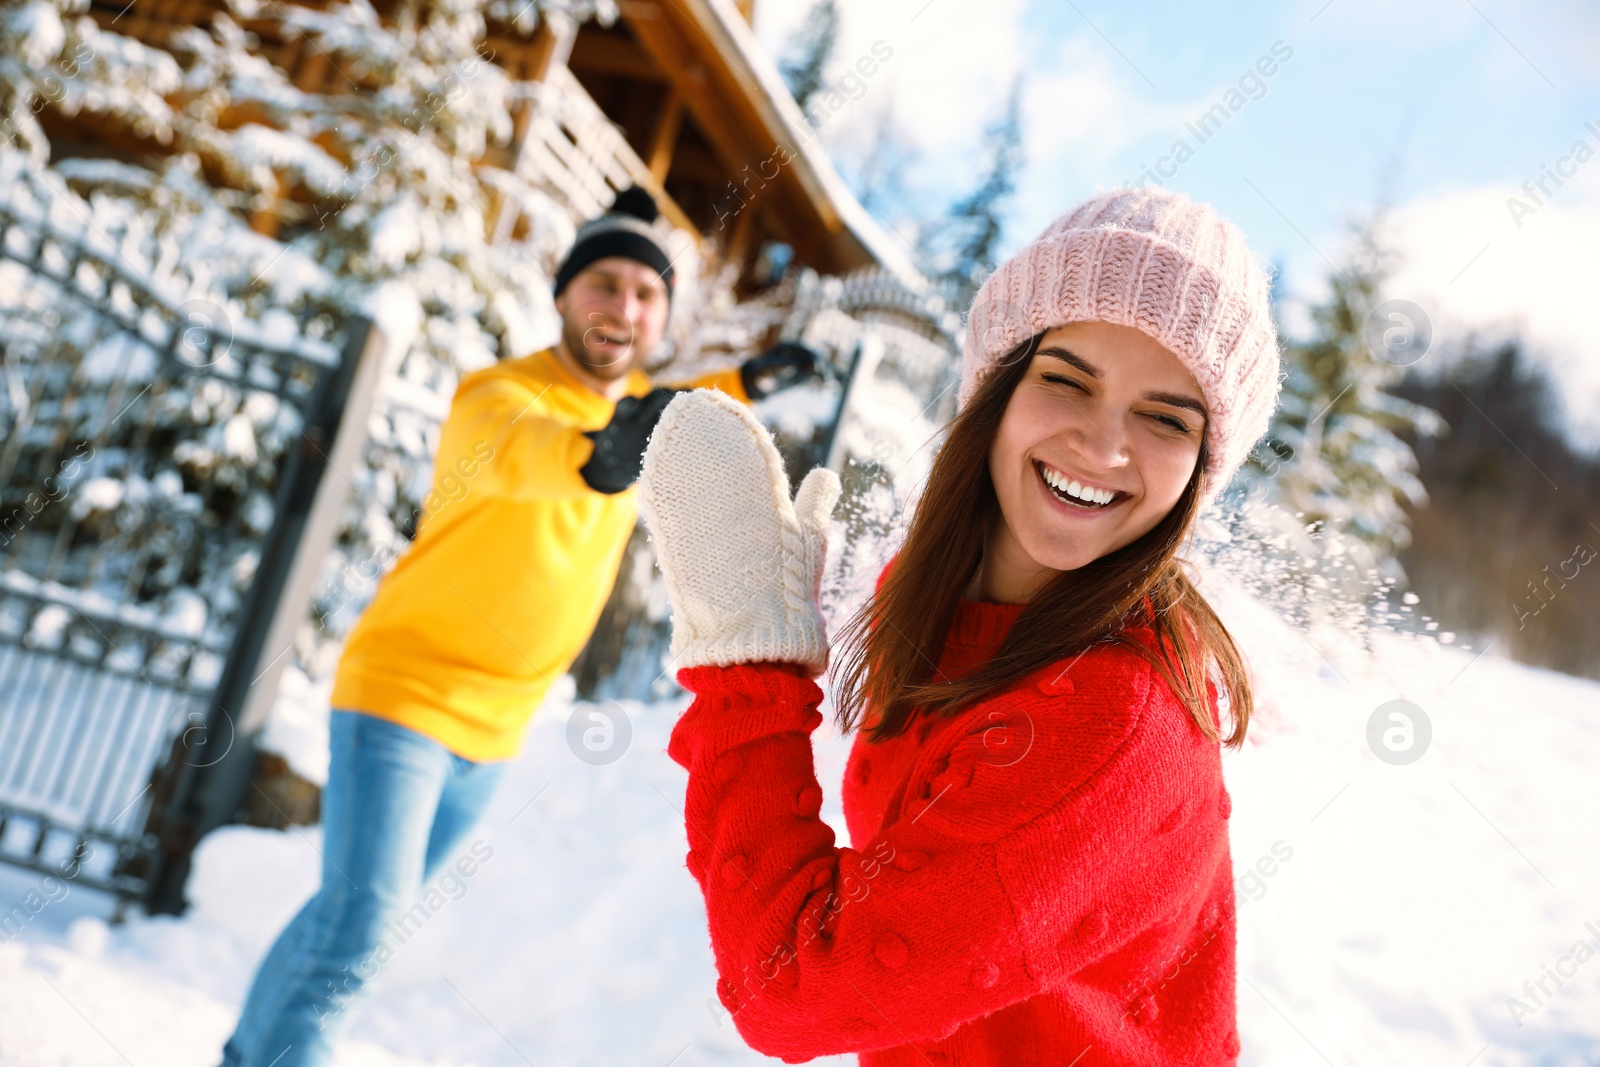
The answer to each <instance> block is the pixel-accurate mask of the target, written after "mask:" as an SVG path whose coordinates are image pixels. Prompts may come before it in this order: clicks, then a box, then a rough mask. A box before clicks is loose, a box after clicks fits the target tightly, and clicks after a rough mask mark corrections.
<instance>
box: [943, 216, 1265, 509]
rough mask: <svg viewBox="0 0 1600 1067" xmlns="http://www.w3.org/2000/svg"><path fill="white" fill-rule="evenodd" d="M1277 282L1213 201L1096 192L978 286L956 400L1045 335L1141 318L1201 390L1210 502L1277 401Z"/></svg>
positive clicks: (1140, 325)
mask: <svg viewBox="0 0 1600 1067" xmlns="http://www.w3.org/2000/svg"><path fill="white" fill-rule="evenodd" d="M1267 290H1268V283H1267V277H1266V274H1265V273H1264V272H1263V271H1262V270H1261V268H1260V266H1258V265H1257V263H1256V261H1255V257H1254V256H1253V255H1251V252H1250V249H1249V248H1248V247H1247V246H1246V245H1245V241H1244V235H1243V234H1241V233H1240V232H1239V229H1238V227H1236V226H1234V225H1233V224H1232V223H1230V222H1228V221H1227V220H1226V219H1223V218H1222V217H1221V216H1219V215H1218V214H1217V213H1216V211H1215V210H1213V209H1212V208H1211V207H1210V206H1209V205H1206V204H1197V203H1195V202H1194V201H1192V200H1190V199H1189V198H1188V197H1187V196H1184V195H1183V194H1182V193H1174V192H1171V191H1169V190H1166V189H1161V188H1144V189H1111V190H1109V191H1107V192H1103V193H1098V194H1096V195H1095V196H1093V197H1091V198H1090V199H1088V200H1086V201H1084V202H1083V203H1082V204H1079V205H1078V206H1077V207H1075V208H1073V209H1072V210H1071V211H1068V212H1066V213H1065V214H1063V215H1060V216H1058V217H1057V218H1056V219H1055V221H1053V222H1051V223H1050V225H1048V226H1047V227H1045V230H1044V232H1043V233H1042V234H1040V235H1039V237H1038V238H1037V239H1035V240H1034V242H1033V243H1032V244H1030V245H1029V246H1028V247H1026V248H1024V249H1023V250H1022V251H1020V252H1018V253H1017V254H1016V255H1015V256H1013V257H1011V259H1009V260H1007V261H1006V262H1005V263H1004V264H1003V265H1002V266H1001V267H1000V268H999V269H998V270H996V271H995V272H994V274H992V275H990V277H989V279H988V280H987V281H985V282H984V283H983V287H982V288H981V289H979V290H978V295H977V296H976V297H975V298H974V299H973V301H972V309H971V311H969V312H968V314H967V335H966V343H965V345H964V346H963V352H962V363H961V391H960V393H959V394H958V401H957V402H958V403H959V404H963V405H964V404H965V403H966V402H967V400H968V399H969V398H970V397H971V396H972V393H973V390H974V389H975V388H977V384H978V380H979V378H980V377H981V376H982V375H983V374H984V373H985V372H987V371H988V370H989V369H990V368H991V367H993V366H994V365H995V363H996V362H997V361H998V360H999V359H1000V358H1001V357H1002V356H1004V355H1005V354H1006V353H1007V352H1009V351H1010V350H1011V349H1013V348H1015V347H1016V346H1017V345H1019V344H1021V343H1022V342H1023V341H1026V340H1027V339H1028V338H1030V337H1032V336H1033V335H1034V334H1036V333H1042V332H1044V331H1045V330H1048V329H1050V328H1051V327H1054V326H1062V325H1065V324H1067V323H1069V322H1083V321H1086V320H1092V319H1100V320H1102V321H1105V322H1112V323H1117V324H1119V325H1122V326H1132V327H1134V328H1135V329H1138V330H1142V331H1144V332H1145V333H1146V334H1148V335H1149V336H1150V337H1152V338H1154V339H1155V340H1156V341H1158V342H1160V343H1161V344H1162V345H1163V346H1165V347H1166V348H1168V349H1170V350H1171V351H1172V352H1173V353H1174V354H1176V355H1177V357H1178V358H1179V359H1180V360H1182V361H1183V365H1184V366H1185V367H1187V368H1188V369H1189V373H1191V374H1193V375H1194V380H1195V382H1196V383H1197V384H1198V385H1199V386H1200V392H1201V394H1202V395H1203V396H1204V398H1205V403H1206V411H1207V429H1206V433H1207V434H1208V437H1207V444H1208V447H1209V449H1210V456H1209V461H1208V462H1207V464H1206V490H1205V500H1206V501H1209V500H1211V499H1212V498H1213V497H1215V496H1216V494H1217V493H1218V492H1220V491H1221V490H1222V488H1223V486H1225V485H1226V484H1227V482H1228V479H1230V478H1232V477H1233V474H1234V472H1235V471H1236V470H1238V469H1239V465H1240V464H1241V463H1243V462H1244V460H1245V457H1246V456H1247V455H1248V454H1249V452H1250V449H1251V448H1253V447H1254V446H1255V443H1256V441H1257V440H1259V439H1260V437H1261V435H1262V434H1264V433H1265V432H1266V430H1267V423H1268V420H1269V419H1270V418H1271V416H1272V410H1273V408H1274V407H1276V406H1277V403H1278V387H1279V370H1278V339H1277V335H1276V333H1275V331H1274V330H1273V325H1272V313H1271V309H1270V306H1269V304H1268V297H1267Z"/></svg>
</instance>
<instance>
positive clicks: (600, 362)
mask: <svg viewBox="0 0 1600 1067" xmlns="http://www.w3.org/2000/svg"><path fill="white" fill-rule="evenodd" d="M555 304H556V310H557V311H559V312H561V333H562V338H563V340H564V341H565V342H566V346H567V351H568V352H570V353H572V356H573V358H574V359H576V360H577V361H578V363H579V365H580V366H582V367H583V368H584V370H586V371H588V372H589V373H590V374H592V375H594V376H595V377H596V378H601V379H604V380H606V381H612V380H615V379H617V378H621V377H624V376H625V375H627V374H628V373H629V372H630V371H632V370H633V369H634V368H635V367H637V366H639V365H640V364H641V363H643V362H644V361H645V359H646V358H648V357H649V355H650V353H651V352H653V351H654V350H655V347H656V345H658V344H660V343H661V335H662V334H663V333H664V332H666V328H667V311H668V307H669V304H668V300H667V284H666V282H664V281H662V280H661V275H659V274H657V273H656V271H655V268H654V267H649V266H646V265H645V264H643V263H640V262H639V261H638V260H635V259H627V258H625V257H622V256H609V257H607V258H605V259H597V260H595V261H594V262H593V263H591V264H589V265H588V266H587V267H585V268H584V269H583V270H581V271H579V272H578V274H577V275H576V276H575V277H574V278H573V279H572V281H570V282H568V283H567V287H566V288H565V289H563V290H562V291H561V295H560V296H558V297H556V300H555Z"/></svg>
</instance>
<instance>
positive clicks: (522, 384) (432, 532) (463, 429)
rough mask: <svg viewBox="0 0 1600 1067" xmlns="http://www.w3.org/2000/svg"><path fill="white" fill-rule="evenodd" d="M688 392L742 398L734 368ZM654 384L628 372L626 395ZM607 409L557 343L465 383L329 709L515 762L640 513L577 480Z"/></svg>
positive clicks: (465, 752)
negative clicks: (407, 539)
mask: <svg viewBox="0 0 1600 1067" xmlns="http://www.w3.org/2000/svg"><path fill="white" fill-rule="evenodd" d="M686 384H687V385H690V386H694V387H701V388H717V389H721V390H723V391H724V392H726V393H728V394H729V395H731V396H734V397H736V398H738V399H739V400H741V401H748V399H749V398H748V397H747V396H746V395H745V392H744V388H743V385H742V384H741V382H740V379H739V372H738V369H737V368H734V369H731V370H728V371H724V372H721V373H718V374H714V375H709V376H707V377H704V378H700V379H697V380H695V381H693V382H690V383H686ZM651 388H652V385H651V382H650V379H649V378H648V377H647V376H646V375H645V374H644V373H643V372H641V371H637V370H636V371H634V372H633V373H632V374H630V375H629V377H628V379H627V389H626V392H627V394H628V395H630V396H640V395H643V394H644V393H647V392H649V391H650V389H651ZM614 407H615V405H614V403H613V402H612V401H610V400H607V399H606V398H605V397H603V396H601V395H600V394H598V393H596V392H594V391H593V390H591V389H589V388H588V387H586V386H585V385H584V384H583V383H582V382H580V381H579V380H578V379H577V378H576V377H575V376H574V375H573V374H572V372H571V371H569V370H568V369H567V368H566V366H565V365H564V364H563V363H562V362H561V361H560V360H559V359H558V358H557V357H556V354H555V351H554V350H553V349H546V350H545V351H543V352H536V353H534V354H533V355H530V356H524V357H522V358H520V359H512V360H507V361H505V362H503V363H499V364H496V365H495V366H493V367H488V368H486V369H484V370H480V371H475V372H474V373H472V374H469V375H467V376H466V377H465V378H463V379H462V380H461V384H460V386H459V387H458V388H457V390H456V395H455V399H454V400H453V401H452V403H451V406H450V415H449V417H448V418H447V419H446V420H445V423H444V426H443V427H442V429H441V431H440V434H439V453H438V456H437V457H436V459H435V461H434V475H433V489H434V491H433V492H432V493H431V494H429V496H428V498H427V500H426V501H425V502H424V505H423V509H422V518H421V520H420V522H419V526H418V530H417V534H416V537H415V538H414V539H413V541H412V543H411V547H410V549H409V550H407V551H406V553H405V554H404V555H402V556H401V557H400V561H399V562H398V563H397V564H396V565H395V567H394V569H393V570H392V571H390V572H389V573H388V574H387V575H386V576H385V577H384V578H383V580H382V582H381V583H380V584H379V586H378V591H377V595H376V596H375V597H374V599H373V601H372V604H371V605H370V606H368V608H367V610H366V612H365V613H363V615H362V616H361V618H360V620H359V621H358V622H357V623H356V626H355V629H354V630H353V631H351V634H350V639H349V641H348V642H347V643H346V645H345V649H344V655H343V657H342V658H341V659H340V661H339V670H338V675H337V677H336V678H335V680H334V686H333V698H332V704H333V706H334V707H336V708H343V709H346V710H349V711H360V712H365V713H367V714H369V715H375V716H377V717H379V718H381V719H388V720H390V721H391V722H396V723H399V724H401V725H403V726H407V727H410V728H411V729H413V730H416V731H418V732H419V733H423V734H426V735H427V736H429V737H431V738H433V739H434V740H436V741H438V742H439V743H440V744H442V745H444V746H445V747H446V748H448V749H450V750H451V751H452V752H455V753H456V754H457V755H460V756H462V757H464V758H466V759H469V760H474V761H478V762H482V761H485V760H501V759H508V758H510V757H512V756H514V755H516V753H517V751H518V750H519V749H520V747H521V743H522V734H523V730H524V728H525V727H526V726H527V723H528V720H529V719H530V718H531V717H532V716H533V713H534V710H535V709H536V708H537V707H538V706H539V703H540V702H541V701H542V700H543V699H544V696H545V693H546V691H547V690H548V689H549V688H550V685H551V684H552V683H553V682H554V681H555V680H556V679H557V678H559V677H560V676H561V675H562V674H563V673H565V672H566V670H567V668H568V667H570V666H571V665H572V661H573V660H574V659H576V658H577V656H578V653H579V651H580V650H582V648H583V646H584V644H585V642H587V641H588V640H589V635H590V633H591V632H592V631H593V630H594V626H595V623H596V622H597V621H598V619H599V617H600V611H601V609H602V608H603V607H604V606H605V602H606V598H607V597H608V596H609V595H610V593H611V587H612V585H613V583H614V582H615V580H616V576H617V569H618V567H619V565H620V564H621V561H622V552H623V549H624V548H625V547H626V546H627V543H628V536H629V534H630V533H631V532H632V530H633V527H634V523H635V521H636V516H637V513H638V501H637V498H638V489H637V487H631V486H630V487H629V488H628V489H625V490H623V491H622V492H620V493H616V494H612V495H608V494H605V493H600V492H596V491H595V490H593V489H591V488H589V486H588V483H586V482H585V481H584V480H583V478H582V477H581V476H580V475H579V474H578V468H579V467H581V466H583V464H584V463H585V462H587V461H588V459H589V455H590V453H591V452H592V451H593V449H594V443H593V442H592V441H591V440H590V439H589V438H587V437H585V436H583V431H584V430H597V429H599V428H601V427H602V426H604V425H606V423H608V422H610V421H611V414H612V410H613V408H614Z"/></svg>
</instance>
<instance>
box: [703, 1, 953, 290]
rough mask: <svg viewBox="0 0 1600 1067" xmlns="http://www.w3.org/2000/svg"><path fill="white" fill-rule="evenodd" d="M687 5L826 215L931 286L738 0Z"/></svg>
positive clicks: (902, 273)
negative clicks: (837, 155) (811, 116)
mask: <svg viewBox="0 0 1600 1067" xmlns="http://www.w3.org/2000/svg"><path fill="white" fill-rule="evenodd" d="M683 5H684V6H685V7H686V8H687V9H688V10H689V12H690V13H691V15H692V16H693V17H694V19H695V22H696V23H697V24H699V25H700V26H701V28H703V29H704V30H705V31H706V34H707V37H708V38H709V39H710V40H711V43H712V45H713V47H715V48H716V49H717V51H718V52H719V53H721V55H722V57H723V59H725V60H726V61H727V63H728V69H729V71H730V72H731V73H732V74H733V75H734V76H735V77H737V78H739V79H740V80H741V81H742V82H744V83H745V84H746V85H748V86H749V87H750V88H751V89H752V90H753V92H752V93H751V101H752V103H754V104H755V106H756V111H757V112H758V113H759V114H760V116H761V118H762V121H763V122H764V123H765V124H766V127H767V132H768V133H769V134H770V135H771V136H772V137H773V139H774V140H776V141H778V142H781V143H782V144H784V145H785V146H786V147H792V148H794V149H795V159H794V162H793V163H792V164H791V166H793V168H794V173H795V175H796V177H798V178H799V179H800V183H801V185H802V186H804V188H805V190H806V194H807V195H808V196H810V197H811V199H812V200H813V201H815V202H816V203H817V205H818V207H819V208H821V209H822V211H823V212H824V216H826V214H827V212H829V211H830V210H831V211H832V212H833V214H834V215H835V216H836V217H837V218H838V220H839V222H840V223H841V224H842V225H843V226H844V228H845V229H847V230H849V231H850V233H851V234H852V235H854V236H855V238H856V239H857V240H858V241H860V242H861V245H862V247H863V248H865V249H866V251H867V252H868V254H870V255H871V256H872V257H873V258H874V259H876V260H877V261H878V262H879V263H880V264H882V266H883V267H884V268H885V269H887V270H889V271H891V272H892V273H893V274H894V275H895V276H896V277H897V278H899V279H900V281H902V282H903V283H905V284H906V285H907V286H908V287H909V288H911V289H913V290H915V291H918V292H920V291H922V290H923V289H925V288H926V287H927V279H926V278H924V277H923V275H922V272H921V271H919V270H918V269H917V268H916V267H915V266H914V265H913V264H912V262H911V259H910V257H909V256H907V255H906V252H905V250H904V248H903V247H902V244H903V242H901V241H897V240H896V239H895V238H893V237H891V236H890V235H889V234H888V233H886V232H885V231H884V229H883V228H882V227H881V226H879V225H878V223H877V222H876V220H874V219H873V217H872V215H871V214H869V213H868V211H867V209H866V208H865V207H864V206H862V204H861V202H860V201H859V200H857V199H856V197H855V194H854V193H852V192H851V191H850V189H849V187H848V185H847V184H846V183H845V181H844V179H843V178H842V177H840V175H839V172H838V170H837V169H835V167H834V165H833V160H831V159H830V158H829V157H828V153H827V152H826V151H824V150H823V148H822V146H821V143H820V141H819V140H818V139H817V136H816V134H815V132H814V131H813V130H812V129H811V128H810V123H809V122H808V121H807V120H806V117H805V113H804V112H802V111H801V110H800V105H799V104H797V103H795V100H794V97H793V96H792V95H790V93H789V89H788V87H787V86H786V85H784V82H783V76H782V75H781V74H779V73H778V68H777V67H776V66H775V65H774V64H773V62H772V59H771V57H769V56H768V55H767V53H766V51H765V50H763V49H762V47H761V45H760V43H759V42H758V41H757V40H756V35H755V32H754V31H753V30H752V29H751V28H750V25H749V24H748V23H747V22H745V20H744V16H742V15H740V14H739V12H738V9H737V8H735V7H734V6H733V3H732V0H683Z"/></svg>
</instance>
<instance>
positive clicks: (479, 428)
mask: <svg viewBox="0 0 1600 1067" xmlns="http://www.w3.org/2000/svg"><path fill="white" fill-rule="evenodd" d="M542 396H543V393H542V392H541V391H540V390H538V389H532V388H529V387H526V386H523V385H519V384H517V383H515V382H510V381H506V380H505V379H503V378H502V379H495V380H489V381H483V382H469V383H467V384H464V385H463V386H462V387H461V388H460V389H459V390H458V391H457V392H456V396H455V399H454V400H453V401H452V402H451V405H450V414H449V416H448V417H447V418H446V419H445V421H444V425H443V426H442V427H441V428H440V431H439V454H438V458H437V459H436V460H435V462H434V487H435V490H436V491H439V492H445V491H446V489H447V488H449V487H450V486H455V485H457V484H459V485H460V486H462V487H464V488H462V489H458V490H456V493H457V494H458V495H464V494H470V493H486V494H491V495H494V496H500V497H509V498H512V499H518V500H527V499H534V498H570V497H580V496H586V495H588V494H589V493H591V492H592V491H593V490H591V489H590V488H589V486H588V485H587V484H585V482H584V480H583V478H582V477H581V476H580V475H579V474H578V468H580V467H582V466H583V465H584V464H585V463H586V462H588V460H589V456H590V454H591V453H592V452H593V451H594V442H593V441H591V440H590V439H589V438H588V437H586V436H584V434H583V432H582V431H581V430H579V429H578V427H577V426H575V425H573V424H572V423H570V422H567V421H566V420H564V419H561V418H558V417H556V416H554V415H553V414H551V413H550V411H549V409H548V408H546V407H545V406H544V405H543V404H542V403H541V402H540V401H541V398H542ZM446 495H447V496H448V495H451V494H449V493H446Z"/></svg>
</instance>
